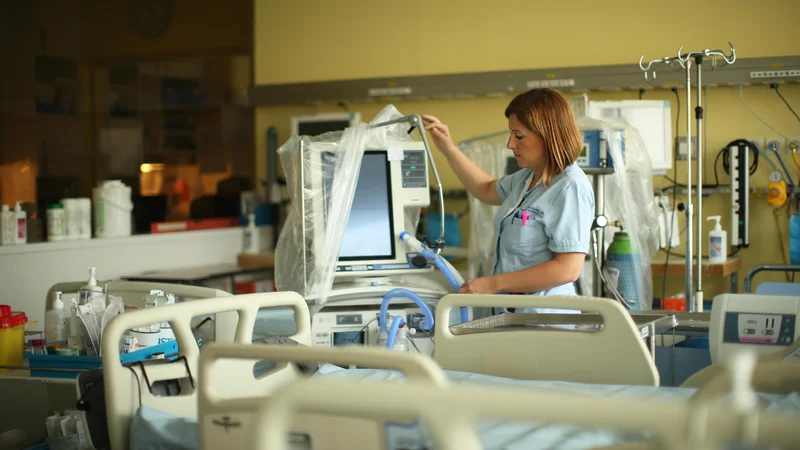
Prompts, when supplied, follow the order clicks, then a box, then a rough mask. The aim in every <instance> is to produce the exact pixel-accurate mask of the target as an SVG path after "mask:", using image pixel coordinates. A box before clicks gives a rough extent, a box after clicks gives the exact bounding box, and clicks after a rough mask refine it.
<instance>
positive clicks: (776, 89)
mask: <svg viewBox="0 0 800 450" xmlns="http://www.w3.org/2000/svg"><path fill="white" fill-rule="evenodd" d="M769 87H771V88H772V89H775V93H776V94H778V97H780V98H781V100H783V103H785V104H786V107H787V108H789V111H791V112H792V114H794V117H795V118H797V120H800V116H798V115H797V113H796V112H795V110H794V109H793V108H792V105H790V104H789V102H787V101H786V99H785V98H784V97H783V95H781V91H779V90H778V83H770V84H769Z"/></svg>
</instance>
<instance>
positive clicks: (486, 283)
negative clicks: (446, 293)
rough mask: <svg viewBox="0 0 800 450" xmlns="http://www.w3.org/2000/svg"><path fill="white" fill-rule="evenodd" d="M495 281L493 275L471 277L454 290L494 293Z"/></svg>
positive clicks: (464, 292) (460, 292)
mask: <svg viewBox="0 0 800 450" xmlns="http://www.w3.org/2000/svg"><path fill="white" fill-rule="evenodd" d="M497 291H498V288H497V282H496V279H495V278H494V277H480V278H473V279H472V280H469V281H467V282H466V283H464V284H463V285H462V286H461V289H459V290H458V291H456V293H458V294H496V293H497Z"/></svg>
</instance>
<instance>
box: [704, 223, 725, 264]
mask: <svg viewBox="0 0 800 450" xmlns="http://www.w3.org/2000/svg"><path fill="white" fill-rule="evenodd" d="M721 219H722V217H720V216H710V217H708V218H706V220H716V221H717V224H716V225H714V229H713V230H711V231H710V232H709V233H708V262H710V263H721V262H725V261H727V260H728V233H727V232H726V231H725V230H723V229H722V226H720V224H719V221H720V220H721Z"/></svg>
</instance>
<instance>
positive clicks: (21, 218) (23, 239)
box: [14, 202, 28, 244]
mask: <svg viewBox="0 0 800 450" xmlns="http://www.w3.org/2000/svg"><path fill="white" fill-rule="evenodd" d="M14 220H15V221H16V222H17V239H16V243H17V244H27V243H28V214H27V213H26V212H25V211H24V210H23V209H22V205H21V204H20V203H19V202H17V204H16V206H14Z"/></svg>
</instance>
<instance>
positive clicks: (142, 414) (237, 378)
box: [103, 293, 797, 448]
mask: <svg viewBox="0 0 800 450" xmlns="http://www.w3.org/2000/svg"><path fill="white" fill-rule="evenodd" d="M452 302H453V304H459V303H463V300H462V299H457V298H456V299H452ZM287 305H288V306H290V307H291V308H292V309H294V311H295V314H296V315H297V333H296V334H295V335H293V336H292V339H294V340H295V341H297V342H298V343H300V344H302V345H310V339H311V337H310V330H309V327H308V319H307V318H306V317H307V306H306V304H305V302H304V301H303V299H302V298H300V297H299V296H298V295H296V294H292V293H273V294H250V295H243V296H235V297H228V298H225V299H217V300H200V301H195V302H190V303H184V304H179V305H171V306H168V307H164V308H159V309H153V310H145V311H137V312H133V313H126V314H124V315H121V316H119V317H118V318H115V319H114V322H112V324H114V328H113V329H112V330H115V331H114V333H122V332H124V330H127V329H130V328H132V327H136V326H143V325H147V324H149V323H154V322H163V321H170V322H171V323H172V325H173V328H174V329H175V333H176V337H177V339H178V341H179V346H180V348H181V349H182V350H181V352H182V353H183V354H184V355H185V356H186V360H185V361H183V362H173V363H169V364H166V365H163V366H161V367H154V368H153V370H151V368H147V370H146V373H145V371H144V370H137V369H136V368H125V367H123V366H121V365H120V364H114V363H112V362H109V363H108V364H105V365H104V374H105V375H106V376H107V377H109V378H107V379H113V380H115V381H114V382H113V383H108V384H106V396H107V401H108V403H109V412H110V414H109V432H110V435H111V438H112V446H113V448H127V444H128V442H129V437H130V433H129V431H130V426H131V423H136V424H138V426H139V427H140V428H139V431H138V432H137V433H135V434H136V435H148V433H147V432H144V433H143V432H142V430H149V431H150V433H149V435H151V436H153V435H155V436H156V439H162V444H163V442H172V443H173V444H175V446H174V447H172V448H197V447H196V446H193V445H192V443H193V442H194V443H195V444H196V441H193V440H192V439H187V438H186V436H183V438H177V437H176V435H175V432H177V433H178V434H177V435H178V436H180V435H181V431H180V430H183V433H184V434H188V435H189V436H195V438H196V437H197V436H199V435H202V436H203V437H204V439H203V442H204V443H205V442H214V440H213V439H212V436H210V435H208V436H207V435H206V434H207V433H206V432H207V431H208V430H214V429H216V430H217V431H218V432H222V430H223V429H224V434H225V435H226V436H227V435H228V434H229V433H230V432H232V431H231V430H232V429H231V428H230V427H227V426H221V425H218V424H220V423H221V424H223V425H224V424H226V423H228V422H230V421H233V422H232V423H234V424H235V423H236V420H234V419H233V418H232V417H234V416H233V415H232V412H235V411H236V410H237V408H240V409H241V408H244V410H245V411H248V412H247V414H252V413H253V410H254V408H255V404H254V403H253V402H254V400H253V398H258V397H263V396H267V395H269V394H271V393H273V392H275V391H276V389H278V388H280V387H281V386H284V385H285V384H286V383H288V382H290V381H292V380H296V379H297V378H299V376H298V375H300V373H299V372H298V370H297V368H296V366H294V365H291V364H287V361H298V360H299V361H300V362H314V361H331V362H334V363H339V364H342V365H347V364H358V365H360V366H370V365H372V366H377V367H379V368H383V369H394V370H370V369H355V370H345V369H342V368H340V367H337V366H331V365H326V366H322V367H321V368H320V370H319V371H317V373H316V374H315V376H317V377H342V376H345V377H349V378H352V377H355V378H368V379H371V378H375V377H379V378H394V377H399V373H398V371H400V372H403V371H405V372H406V373H411V376H415V375H414V374H416V376H421V377H424V378H425V379H427V380H429V381H431V380H432V381H433V382H434V383H441V382H442V380H443V379H444V378H447V379H449V380H450V382H452V383H481V384H484V385H485V384H492V385H498V384H499V385H514V384H516V385H517V386H523V387H524V386H527V387H548V388H553V387H556V388H563V389H567V390H570V391H572V392H577V393H583V394H586V395H593V396H609V395H623V396H625V395H639V394H644V395H650V396H653V395H655V396H662V397H663V396H667V397H675V398H677V399H681V400H685V399H687V398H688V397H690V396H691V395H692V394H693V393H694V391H693V390H677V389H668V388H660V389H655V388H646V387H642V386H612V385H600V384H582V383H569V382H553V381H521V380H510V379H505V378H500V377H494V376H487V375H480V374H471V373H465V372H455V371H448V372H444V375H434V374H435V373H438V372H435V371H432V370H426V369H425V368H424V367H423V368H422V369H419V368H417V369H416V371H415V370H414V369H413V368H414V367H417V366H416V365H414V357H413V355H403V354H398V353H396V352H387V351H384V350H381V349H363V348H351V349H346V350H344V349H326V350H323V349H310V348H297V347H289V346H252V345H234V346H233V347H230V348H229V347H224V346H223V347H216V346H211V347H209V348H207V349H206V348H204V350H203V352H199V351H198V349H197V346H196V344H195V343H194V342H192V335H191V332H190V330H189V327H188V324H189V321H190V320H191V318H192V317H194V316H197V315H200V314H210V313H216V312H220V311H228V310H234V311H237V315H238V316H239V319H240V320H239V324H238V326H237V331H236V342H239V343H240V344H249V342H251V337H252V328H253V323H254V321H255V317H256V316H257V312H258V310H259V309H260V308H264V307H277V306H287ZM446 305H447V304H445V306H446ZM444 313H445V311H442V314H444ZM109 327H111V325H109ZM184 329H185V330H184ZM552 332H554V333H560V331H555V330H554V331H552ZM114 333H107V334H106V336H113V334H114ZM120 335H121V334H120ZM481 337H486V336H475V337H474V338H477V339H480V338H481ZM103 345H104V352H107V353H104V354H105V355H110V356H113V352H114V347H115V346H114V339H113V338H109V339H107V340H106V339H104V343H103ZM116 351H117V352H118V348H117V350H116ZM237 352H256V353H253V354H245V355H242V354H241V353H237ZM320 352H321V353H320ZM353 352H355V353H353ZM359 352H361V353H359ZM363 352H367V353H363ZM205 353H208V358H210V359H215V358H216V359H220V358H222V359H225V363H224V364H221V365H218V367H223V368H224V369H223V370H224V374H225V376H222V377H219V376H217V377H214V376H213V375H208V374H209V373H213V371H207V370H206V369H204V368H203V365H202V364H201V365H198V362H197V361H198V357H200V358H203V357H204V356H203V355H204V354H205ZM237 355H239V357H237ZM364 355H366V356H369V357H372V356H374V355H379V357H381V358H383V359H381V360H379V361H378V363H375V362H373V363H372V364H370V363H369V361H368V360H365V359H364V358H365V356H364ZM242 356H245V357H242ZM359 358H361V359H359ZM409 358H410V359H409ZM562 358H563V355H562ZM237 359H239V360H242V359H244V360H248V359H249V361H238V362H237V361H236V360H237ZM416 359H419V358H416ZM264 360H266V361H278V362H281V363H280V364H277V365H273V366H271V368H269V369H268V373H266V374H257V373H256V372H254V370H255V368H254V361H259V362H263V361H264ZM422 360H424V358H423V359H422ZM107 361H115V358H113V357H112V358H109V359H108V360H107ZM429 362H430V361H429ZM417 365H418V364H417ZM268 367H269V365H268ZM409 367H411V368H412V369H409ZM434 367H435V365H434ZM142 369H143V368H142ZM436 370H438V368H437V369H436ZM134 373H136V375H135V376H134ZM119 375H121V377H115V376H119ZM172 378H179V379H182V386H184V388H185V390H183V389H182V391H181V394H180V395H179V396H176V397H156V396H152V395H150V393H149V389H150V386H151V385H152V384H153V383H154V382H155V381H156V380H164V379H172ZM254 380H255V381H254ZM206 382H208V383H213V384H209V386H214V388H213V392H214V394H212V395H211V396H204V394H203V388H202V386H203V384H204V383H206ZM197 386H200V389H199V392H200V396H199V397H198V389H197ZM643 389H644V391H643ZM208 392H212V390H210V391H208ZM243 393H244V397H245V398H244V399H241V398H239V399H238V400H237V399H236V397H237V396H238V397H242V394H243ZM226 394H231V396H232V397H234V399H233V403H226V404H225V405H224V408H227V409H224V408H223V410H224V411H226V412H225V413H224V414H222V415H220V414H217V415H215V416H214V415H213V414H208V415H206V416H204V413H203V408H204V406H203V405H204V404H205V405H206V406H209V405H211V406H213V405H214V399H215V397H214V395H218V396H220V397H225V396H226ZM137 397H138V398H137ZM248 397H250V398H249V399H248ZM204 398H205V399H206V400H204ZM217 400H219V398H217ZM768 401H772V402H776V401H777V402H778V403H781V402H783V403H785V402H786V401H789V402H790V403H791V401H792V397H788V400H787V399H785V398H783V397H781V398H779V399H771V400H770V399H768ZM794 401H797V400H796V399H794ZM198 402H199V404H200V406H199V408H198V406H197V405H198ZM216 406H220V405H219V404H217V405H216ZM198 413H199V414H200V427H199V428H200V431H199V432H198V422H197V419H196V417H198ZM134 417H136V418H137V419H138V420H137V421H133V418H134ZM226 418H227V419H226ZM209 421H211V422H209ZM214 421H216V422H214ZM209 423H216V425H214V426H211V425H208V424H209ZM239 423H240V427H241V423H242V422H241V421H239ZM203 424H207V425H208V426H207V427H206V428H205V429H204V428H203ZM231 426H232V425H231ZM228 437H229V436H228ZM223 439H226V438H224V437H223ZM223 442H224V441H223ZM219 444H222V442H220V443H219ZM162 447H163V448H170V447H169V446H168V445H162ZM207 448H212V447H207ZM582 448H585V447H582Z"/></svg>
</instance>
